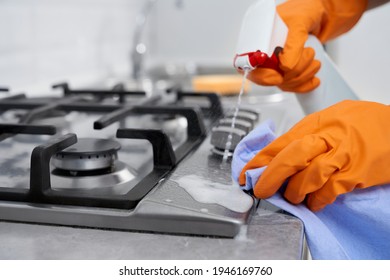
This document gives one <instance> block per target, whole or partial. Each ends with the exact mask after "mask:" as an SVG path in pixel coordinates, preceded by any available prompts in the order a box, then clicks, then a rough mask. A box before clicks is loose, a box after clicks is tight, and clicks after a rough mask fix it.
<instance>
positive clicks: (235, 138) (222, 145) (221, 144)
mask: <svg viewBox="0 0 390 280" xmlns="http://www.w3.org/2000/svg"><path fill="white" fill-rule="evenodd" d="M230 134H231V135H232V139H231V145H230V147H228V145H227V144H228V138H229V135H230ZM245 135H246V133H245V131H243V130H241V129H239V128H231V127H227V126H218V127H215V128H214V129H213V130H212V134H211V144H212V145H213V146H214V147H215V148H217V149H219V150H225V149H229V150H230V151H233V150H234V149H235V148H236V146H237V144H238V143H239V142H240V141H241V139H242V138H244V136H245Z"/></svg>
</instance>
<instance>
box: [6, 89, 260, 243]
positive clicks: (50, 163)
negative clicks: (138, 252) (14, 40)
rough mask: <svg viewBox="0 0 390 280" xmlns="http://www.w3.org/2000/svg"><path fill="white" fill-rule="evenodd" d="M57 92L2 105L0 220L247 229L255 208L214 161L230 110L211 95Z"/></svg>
mask: <svg viewBox="0 0 390 280" xmlns="http://www.w3.org/2000/svg"><path fill="white" fill-rule="evenodd" d="M55 87H57V88H58V87H59V88H62V89H63V92H64V94H63V97H61V98H26V97H25V96H24V95H11V96H9V97H6V98H3V99H1V100H0V110H1V111H2V114H1V116H0V130H1V132H2V135H1V136H0V137H1V139H2V141H1V142H0V151H1V153H2V157H1V160H0V184H1V185H0V186H1V188H0V218H1V219H3V220H9V221H21V222H32V223H44V224H58V225H68V226H80V227H93V228H108V229H120V230H140V231H152V232H164V233H175V234H196V235H207V236H226V237H234V236H236V235H237V234H238V233H239V232H240V229H241V228H242V226H244V225H246V224H247V223H248V220H249V217H250V214H251V212H252V211H253V209H254V205H255V200H254V199H253V198H252V197H251V196H250V195H249V194H246V193H244V192H242V191H241V190H240V189H239V187H238V186H236V185H235V184H234V183H233V181H232V179H231V175H230V174H231V172H230V164H229V163H227V164H226V163H224V164H222V161H221V156H220V155H219V154H216V153H214V152H212V150H213V149H214V150H215V148H216V147H214V146H213V145H212V144H213V141H211V138H212V137H213V130H212V129H214V128H215V127H218V126H219V124H218V122H219V121H220V120H221V119H222V118H223V117H224V116H227V115H229V110H230V111H231V110H233V108H230V109H229V108H223V107H222V104H221V101H220V99H219V97H218V95H216V94H213V93H193V92H183V91H181V90H177V89H176V90H171V91H170V92H168V93H164V94H159V95H158V94H156V95H154V96H145V93H143V92H132V91H126V90H124V89H123V88H118V87H116V88H114V89H113V90H96V89H82V90H72V89H70V88H69V86H68V85H67V84H60V85H56V86H55ZM249 112H250V113H253V115H255V119H253V120H252V122H256V123H257V122H259V121H260V120H261V118H259V117H258V116H259V115H260V112H257V111H256V110H254V109H251V110H249ZM247 113H248V111H247ZM252 125H255V123H252ZM247 132H248V131H247ZM247 132H245V133H247ZM215 135H216V134H215ZM218 135H219V134H218ZM218 137H219V136H218ZM222 137H223V136H222ZM214 138H215V136H214ZM106 142H109V143H106ZM97 143H99V144H97ZM95 146H96V147H95ZM218 148H219V150H220V148H221V147H218Z"/></svg>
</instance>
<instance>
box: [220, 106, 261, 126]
mask: <svg viewBox="0 0 390 280" xmlns="http://www.w3.org/2000/svg"><path fill="white" fill-rule="evenodd" d="M233 117H234V112H228V113H227V114H226V115H225V118H233ZM237 119H239V120H244V121H247V122H250V123H251V124H255V123H256V122H257V120H258V119H259V114H258V113H257V112H254V111H249V110H245V109H243V110H241V109H240V111H238V113H237Z"/></svg>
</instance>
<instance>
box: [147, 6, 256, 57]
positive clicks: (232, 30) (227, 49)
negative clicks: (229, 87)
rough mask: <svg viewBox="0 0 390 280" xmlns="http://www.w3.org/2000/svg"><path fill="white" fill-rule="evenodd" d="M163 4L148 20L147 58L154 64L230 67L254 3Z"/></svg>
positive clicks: (157, 7)
mask: <svg viewBox="0 0 390 280" xmlns="http://www.w3.org/2000/svg"><path fill="white" fill-rule="evenodd" d="M177 2H178V0H164V1H159V2H157V4H156V7H155V8H156V9H154V10H153V12H152V15H151V18H150V22H149V24H150V27H153V28H150V33H149V37H148V39H149V42H150V46H151V49H150V54H149V55H150V56H149V57H150V58H152V59H153V61H148V62H149V63H153V62H154V63H156V62H171V63H187V62H198V63H202V64H225V65H232V62H233V57H234V54H235V49H236V42H237V38H238V33H239V28H240V26H241V21H242V18H243V15H244V13H245V11H246V9H247V8H248V7H249V5H250V4H251V3H253V2H254V0H240V1H237V0H181V5H180V6H181V8H178V7H177V5H176V4H177Z"/></svg>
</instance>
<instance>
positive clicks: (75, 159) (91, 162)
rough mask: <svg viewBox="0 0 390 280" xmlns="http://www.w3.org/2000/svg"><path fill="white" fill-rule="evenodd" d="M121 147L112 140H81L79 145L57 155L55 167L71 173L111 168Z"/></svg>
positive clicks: (54, 162) (54, 158)
mask: <svg viewBox="0 0 390 280" xmlns="http://www.w3.org/2000/svg"><path fill="white" fill-rule="evenodd" d="M120 148H121V145H120V144H119V143H118V142H116V141H115V140H111V139H96V138H79V139H78V141H77V143H76V144H74V145H72V146H70V147H68V148H66V149H64V150H62V151H61V152H59V153H57V154H56V155H55V156H54V157H53V159H52V164H53V165H54V167H56V168H59V169H63V170H69V171H90V170H97V169H104V168H109V167H111V166H112V165H113V164H114V162H115V160H117V158H118V155H117V151H118V150H119V149H120Z"/></svg>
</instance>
